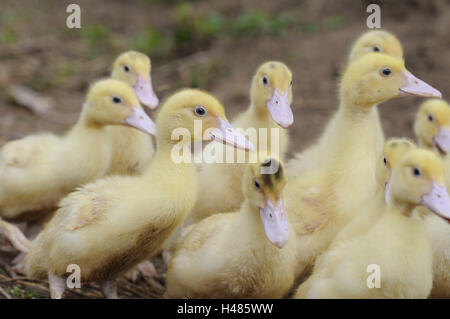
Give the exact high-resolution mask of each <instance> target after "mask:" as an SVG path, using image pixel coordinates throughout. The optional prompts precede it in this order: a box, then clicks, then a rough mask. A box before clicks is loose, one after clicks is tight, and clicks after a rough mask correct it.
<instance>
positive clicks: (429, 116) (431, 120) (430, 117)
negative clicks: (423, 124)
mask: <svg viewBox="0 0 450 319" xmlns="http://www.w3.org/2000/svg"><path fill="white" fill-rule="evenodd" d="M428 121H430V122H433V121H434V117H433V115H431V114H428Z"/></svg>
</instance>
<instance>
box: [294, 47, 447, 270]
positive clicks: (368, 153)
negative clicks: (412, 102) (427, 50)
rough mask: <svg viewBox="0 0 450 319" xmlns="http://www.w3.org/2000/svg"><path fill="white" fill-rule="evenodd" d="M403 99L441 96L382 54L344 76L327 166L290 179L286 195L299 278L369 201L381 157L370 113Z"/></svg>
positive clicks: (369, 56)
mask: <svg viewBox="0 0 450 319" xmlns="http://www.w3.org/2000/svg"><path fill="white" fill-rule="evenodd" d="M402 95H419V96H422V95H434V96H439V95H440V93H439V91H437V90H436V89H434V88H432V87H431V86H429V85H428V84H426V83H424V82H423V81H421V80H419V79H417V78H416V77H414V76H413V75H412V74H411V73H410V72H409V71H407V70H406V69H405V67H404V64H403V61H402V60H400V59H396V58H394V57H391V56H388V55H385V54H381V53H369V54H366V55H365V56H362V57H361V58H359V59H357V60H356V61H354V62H352V63H351V64H350V65H349V66H348V67H347V69H346V71H345V72H344V74H343V76H342V79H341V83H340V99H341V101H340V103H341V105H340V111H339V112H338V116H337V119H336V130H335V134H334V136H333V138H332V139H331V140H330V142H331V143H330V150H329V154H330V158H329V159H328V160H327V162H328V163H327V165H322V166H321V167H319V168H317V169H314V170H311V171H309V172H307V173H306V174H304V175H302V176H299V177H297V178H294V179H291V180H290V181H289V184H288V186H287V190H286V207H287V211H288V212H289V213H290V215H291V220H292V222H293V228H294V229H295V231H296V232H297V234H298V235H299V236H300V237H299V257H300V260H299V268H298V271H299V273H302V272H303V271H304V270H306V269H308V268H307V267H308V265H311V264H312V263H313V262H314V258H315V256H317V255H318V254H319V253H320V252H321V251H323V249H325V248H326V247H327V246H328V245H329V243H330V242H331V240H332V239H333V237H334V236H335V235H336V234H337V232H338V231H340V230H341V229H342V228H343V227H344V226H345V225H346V224H347V223H348V222H349V221H351V220H352V219H353V217H354V216H355V213H356V212H357V211H358V209H359V208H360V207H361V205H362V204H363V203H365V202H367V200H369V199H370V198H372V197H373V195H374V192H375V190H376V180H375V169H376V165H377V164H376V161H377V157H378V155H379V152H377V145H376V142H375V141H376V132H375V131H374V130H373V127H372V117H371V108H372V107H373V106H374V105H376V104H378V103H381V102H383V101H386V100H388V99H390V98H394V97H398V96H402Z"/></svg>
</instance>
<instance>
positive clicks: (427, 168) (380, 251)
mask: <svg viewBox="0 0 450 319" xmlns="http://www.w3.org/2000/svg"><path fill="white" fill-rule="evenodd" d="M389 185H390V201H389V204H388V205H387V206H386V208H385V209H384V210H383V212H382V215H381V216H380V218H379V219H378V221H377V222H376V223H375V225H373V227H372V228H370V229H369V230H368V231H367V233H365V234H362V235H360V236H356V237H354V238H352V239H350V240H347V241H343V242H341V243H340V244H339V245H336V246H335V247H333V249H331V250H329V251H327V252H326V253H325V254H324V256H323V257H322V258H321V260H320V263H318V265H317V266H318V267H317V269H316V271H315V272H314V274H313V276H312V277H311V279H309V280H308V281H310V282H309V285H308V289H304V288H302V286H301V287H300V288H299V291H298V292H297V294H296V297H302V296H303V297H307V298H426V297H427V296H428V295H429V293H430V291H431V286H432V280H433V277H432V248H431V245H430V240H429V238H428V236H427V233H426V230H425V227H424V220H423V216H420V214H416V213H414V208H415V207H417V206H420V205H423V206H425V207H427V208H428V209H430V210H431V211H432V212H434V213H435V214H436V215H438V216H439V217H440V218H443V219H445V220H447V221H450V198H449V195H448V193H447V189H446V187H445V184H444V167H443V165H442V161H441V160H440V159H439V158H438V157H437V156H436V155H435V154H433V153H432V152H430V151H427V150H422V149H413V150H411V151H409V152H407V153H406V154H405V155H404V156H403V157H402V159H401V160H400V162H399V163H398V165H396V166H394V167H393V170H392V176H391V178H390V182H389ZM360 213H364V212H360ZM369 269H376V270H375V271H377V273H376V274H375V273H373V275H375V276H379V278H378V280H377V279H375V280H374V281H371V280H369V279H372V278H368V277H369V276H370V275H371V271H372V272H373V271H374V270H369ZM371 285H374V286H375V287H374V286H371Z"/></svg>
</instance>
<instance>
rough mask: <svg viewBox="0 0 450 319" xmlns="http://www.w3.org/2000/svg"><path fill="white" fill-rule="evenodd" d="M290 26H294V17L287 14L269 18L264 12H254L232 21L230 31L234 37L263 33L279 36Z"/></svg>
mask: <svg viewBox="0 0 450 319" xmlns="http://www.w3.org/2000/svg"><path fill="white" fill-rule="evenodd" d="M292 24H294V17H293V16H292V15H291V14H289V13H281V14H279V15H276V16H274V17H271V16H269V15H268V14H267V13H266V12H263V11H260V10H256V11H252V12H248V13H244V14H242V15H240V16H238V17H237V18H235V19H234V20H232V21H231V23H230V31H231V33H232V34H235V35H245V34H265V33H268V34H277V35H280V34H283V33H284V32H285V31H286V29H287V27H289V26H291V25H292Z"/></svg>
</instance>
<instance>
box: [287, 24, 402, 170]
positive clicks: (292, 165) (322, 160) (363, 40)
mask: <svg viewBox="0 0 450 319" xmlns="http://www.w3.org/2000/svg"><path fill="white" fill-rule="evenodd" d="M374 51H375V52H383V53H385V54H388V55H392V56H394V57H397V58H402V57H403V50H402V47H401V44H400V42H399V41H398V39H397V38H396V37H395V36H394V35H393V34H391V33H389V32H387V31H384V30H376V31H368V32H366V33H364V34H363V35H362V36H360V37H359V38H358V39H357V40H356V41H355V43H354V44H353V46H352V49H351V52H350V55H349V63H351V62H352V61H354V60H356V59H358V58H360V57H361V56H363V55H365V54H368V53H370V52H374ZM339 117H340V110H338V111H337V112H336V113H335V114H334V115H333V116H332V117H331V119H330V121H329V122H328V124H327V126H326V127H325V129H324V131H323V133H322V135H321V136H320V138H319V139H318V141H317V143H315V144H313V145H312V146H310V147H309V148H307V149H306V150H304V151H303V152H301V153H297V154H296V155H295V157H294V158H293V159H292V160H290V161H289V162H288V164H287V169H288V174H289V176H293V177H295V176H300V175H302V174H303V173H304V172H306V171H308V170H311V169H314V168H318V167H320V166H322V165H326V161H327V159H328V158H330V157H332V156H333V154H334V144H333V143H336V139H335V137H336V135H337V134H338V130H339V129H340V127H341V126H342V123H341V122H340V120H339ZM366 125H368V126H369V127H371V129H372V131H373V135H374V139H375V147H376V152H377V154H379V153H380V152H381V149H382V147H383V143H384V133H383V129H382V126H381V122H380V118H379V113H378V108H377V106H376V105H374V106H373V107H372V108H371V109H370V111H369V112H368V114H367V115H366Z"/></svg>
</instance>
